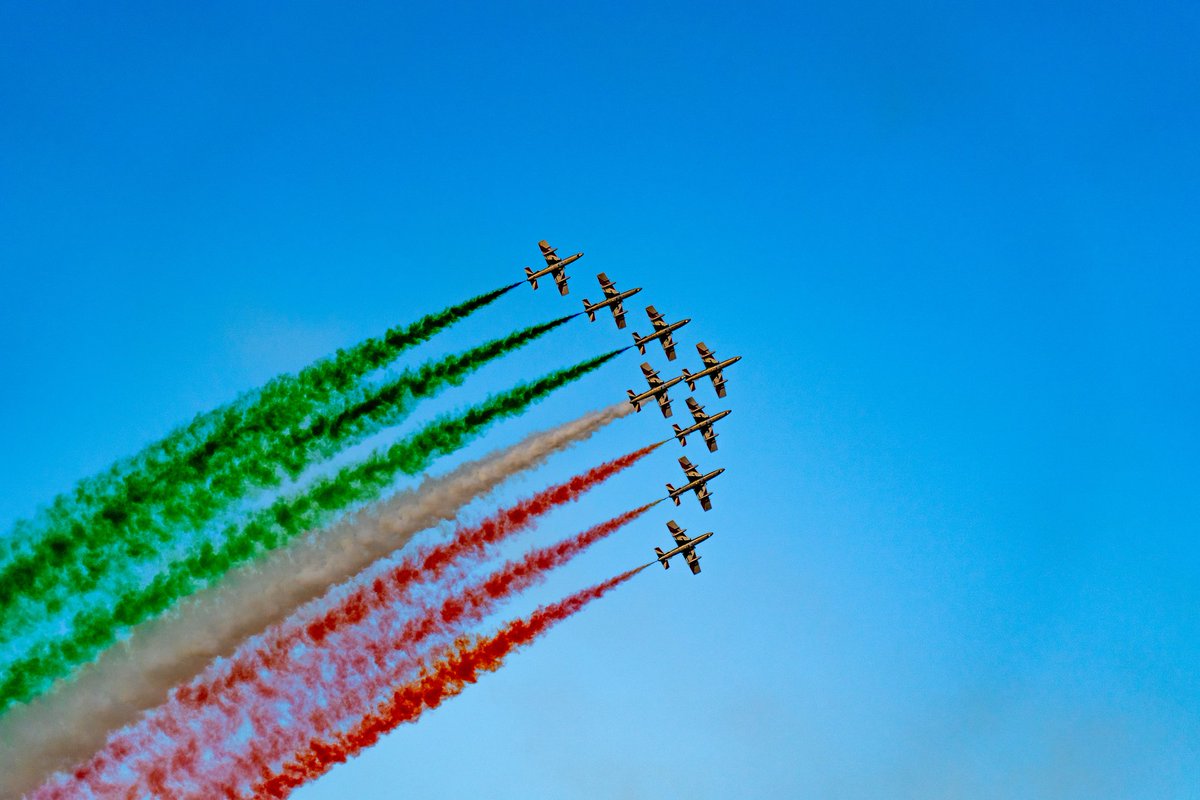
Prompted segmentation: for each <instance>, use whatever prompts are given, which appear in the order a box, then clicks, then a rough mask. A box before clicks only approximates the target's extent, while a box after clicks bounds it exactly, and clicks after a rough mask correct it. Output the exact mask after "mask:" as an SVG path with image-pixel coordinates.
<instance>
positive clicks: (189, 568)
mask: <svg viewBox="0 0 1200 800" xmlns="http://www.w3.org/2000/svg"><path fill="white" fill-rule="evenodd" d="M626 349H627V348H626ZM621 352H623V350H614V351H612V352H610V353H606V354H604V355H602V356H598V357H596V358H592V359H589V360H587V361H583V362H581V363H579V364H576V365H575V366H573V367H568V368H566V369H562V370H558V371H556V372H552V373H550V374H548V375H546V376H544V377H542V378H540V379H539V380H537V381H534V382H533V383H528V384H518V385H517V386H516V387H514V388H512V389H510V390H508V391H506V392H503V393H501V394H498V395H494V396H492V397H490V398H488V399H487V400H485V401H484V402H483V403H480V404H478V405H476V406H472V407H471V408H469V409H467V410H466V411H465V412H463V413H460V414H453V415H444V416H442V417H439V418H438V419H436V420H434V421H433V422H431V423H429V424H428V425H426V426H425V427H424V428H422V429H421V430H420V431H418V432H416V433H415V434H413V435H412V436H410V437H408V438H406V439H403V440H401V441H399V442H397V443H395V444H393V445H392V446H391V447H389V448H387V449H386V450H384V451H383V452H380V453H376V454H373V455H371V456H369V457H368V458H367V459H366V460H364V461H362V462H360V463H358V464H355V465H352V466H348V467H345V468H343V469H342V470H340V471H339V472H337V473H336V474H334V475H332V476H330V477H328V478H323V479H321V480H318V481H316V482H315V483H314V484H313V485H312V486H311V487H309V488H308V489H307V490H306V491H304V492H303V493H301V494H299V495H295V496H291V497H285V498H280V499H278V500H276V501H275V502H274V503H273V504H271V505H270V506H268V507H267V508H264V509H262V510H261V511H258V512H255V513H254V514H252V515H250V517H249V518H247V519H246V520H245V521H243V522H241V523H238V524H236V525H231V526H229V527H228V528H227V529H226V530H225V532H224V537H223V538H222V539H221V541H220V543H219V544H212V543H205V544H203V545H201V546H200V547H199V548H197V549H196V550H195V551H194V552H193V553H192V554H190V555H189V556H187V557H186V558H184V559H183V560H181V561H178V562H176V563H175V564H172V565H171V567H170V568H169V569H168V570H167V571H165V572H164V573H162V574H160V575H158V576H157V577H156V578H154V580H153V581H151V583H150V584H149V585H148V586H146V587H138V588H130V589H127V590H125V591H124V592H123V593H122V594H121V595H120V596H117V597H114V598H112V602H111V603H110V604H109V605H107V606H105V607H103V608H93V609H88V610H85V611H82V612H80V613H79V614H77V615H76V616H75V618H74V620H73V621H72V625H71V629H70V631H69V632H68V633H67V634H66V635H64V636H63V637H62V638H60V639H58V640H56V641H53V642H46V643H43V644H41V645H39V646H38V647H37V648H35V649H34V651H33V652H31V653H30V654H29V655H27V656H26V657H24V658H22V659H20V660H18V661H16V662H14V663H12V664H10V665H9V666H8V668H7V669H6V670H5V671H4V672H3V673H2V674H0V712H3V711H4V710H6V709H7V708H8V707H9V706H11V705H12V704H13V703H16V702H24V701H27V700H29V699H30V698H32V697H34V696H35V695H37V694H40V693H41V692H43V691H45V690H46V689H47V688H48V687H49V685H50V684H51V682H52V681H53V680H54V679H55V678H57V677H60V676H63V675H66V674H68V673H69V672H70V671H71V669H72V668H73V667H74V666H76V665H78V664H80V663H82V662H84V661H86V660H88V659H91V658H93V657H94V656H95V655H96V654H97V653H98V652H99V651H100V650H102V649H104V648H105V647H107V646H108V645H110V644H112V642H113V641H114V640H115V639H116V636H117V635H118V633H119V632H120V631H122V630H124V629H127V628H129V627H132V626H134V625H136V624H138V623H139V622H142V621H144V620H146V619H149V618H150V617H152V616H154V615H156V614H159V613H161V612H162V611H164V610H166V609H167V608H169V607H170V606H171V605H172V604H173V603H174V602H176V601H177V600H179V599H180V598H182V597H185V596H187V595H189V594H191V593H192V592H195V591H197V590H199V589H201V588H203V587H205V586H208V585H211V584H212V583H214V582H216V580H217V579H219V578H220V577H221V576H222V575H223V574H225V572H227V571H228V570H230V569H231V568H233V567H236V566H239V565H241V564H245V563H246V562H248V561H251V560H252V559H255V558H258V557H259V556H261V555H263V554H264V553H267V552H269V551H270V550H273V549H275V548H278V547H280V546H282V545H284V544H286V543H287V542H288V541H289V540H291V539H292V538H293V537H295V536H297V535H298V534H300V533H302V532H304V531H306V530H311V529H314V528H317V527H320V526H322V525H325V524H327V523H328V522H330V521H331V520H332V518H333V517H334V516H335V515H336V514H337V513H339V512H341V511H344V510H345V509H347V508H348V507H350V506H352V505H354V504H357V503H362V502H367V501H370V500H373V499H374V498H376V497H377V496H378V495H379V494H380V493H381V492H382V491H383V490H384V489H385V488H387V486H388V485H389V484H390V483H391V482H392V481H393V480H394V479H395V478H396V476H398V475H402V474H403V475H415V474H418V473H420V472H421V471H422V470H424V469H425V468H426V467H427V466H428V465H429V464H430V463H431V462H432V461H433V460H434V459H435V458H437V457H438V456H440V455H444V454H446V453H451V452H453V451H455V450H457V449H458V448H459V447H462V446H463V445H465V444H466V443H468V442H469V441H471V440H472V439H473V438H475V437H476V436H478V435H480V434H481V433H483V432H484V431H485V430H486V429H487V428H488V427H489V426H490V425H491V424H492V423H494V422H496V421H498V420H501V419H504V418H507V417H512V416H514V415H517V414H519V413H521V412H522V411H524V410H525V409H527V408H529V406H531V405H532V404H534V403H536V402H537V401H539V400H541V399H543V398H544V397H546V396H547V395H549V394H550V393H551V392H553V391H554V390H556V389H558V388H560V387H562V386H565V385H566V384H568V383H570V382H572V381H574V380H577V379H579V378H581V377H583V376H584V375H587V374H588V373H590V372H593V371H595V370H596V369H599V368H600V367H601V366H602V365H604V364H606V363H607V362H609V361H611V360H612V359H613V358H615V357H616V356H617V355H618V354H620V353H621Z"/></svg>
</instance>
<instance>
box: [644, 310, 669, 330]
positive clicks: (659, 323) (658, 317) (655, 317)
mask: <svg viewBox="0 0 1200 800" xmlns="http://www.w3.org/2000/svg"><path fill="white" fill-rule="evenodd" d="M646 316H648V317H650V322H651V323H653V325H654V330H656V331H661V330H662V329H663V328H665V327H667V323H666V322H664V321H663V315H662V314H660V313H658V311H656V310H655V309H654V306H646Z"/></svg>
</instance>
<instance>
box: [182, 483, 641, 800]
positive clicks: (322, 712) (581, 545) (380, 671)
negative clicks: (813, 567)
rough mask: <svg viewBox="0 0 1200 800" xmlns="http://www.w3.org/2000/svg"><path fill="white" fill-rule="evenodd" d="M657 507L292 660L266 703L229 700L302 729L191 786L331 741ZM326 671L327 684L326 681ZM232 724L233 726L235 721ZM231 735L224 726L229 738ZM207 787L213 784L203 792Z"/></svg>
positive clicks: (248, 778) (252, 746)
mask: <svg viewBox="0 0 1200 800" xmlns="http://www.w3.org/2000/svg"><path fill="white" fill-rule="evenodd" d="M658 502H661V501H655V502H654V503H649V504H647V505H644V506H642V507H640V508H635V509H633V510H631V511H627V512H625V513H624V514H620V515H619V516H616V517H613V518H612V519H610V520H607V521H605V522H602V523H600V524H598V525H594V526H592V527H591V528H589V529H587V530H586V531H584V532H582V533H580V534H578V535H576V536H573V537H571V538H570V539H567V540H565V541H563V542H560V543H558V544H555V545H551V546H549V547H542V548H538V549H536V550H533V551H531V552H530V553H528V554H527V555H526V556H525V557H524V558H522V559H520V560H518V561H512V562H509V563H507V564H505V565H504V566H503V567H501V568H500V569H499V570H497V571H496V572H495V573H493V574H492V575H490V576H488V577H487V578H485V579H484V580H482V581H480V582H478V583H475V584H473V585H471V586H469V587H467V588H465V589H463V590H462V591H459V592H455V591H453V590H452V589H450V588H446V589H445V590H444V591H443V592H442V593H441V597H440V599H439V602H435V603H431V604H429V605H428V606H427V607H426V608H425V609H424V610H423V612H422V613H420V614H419V615H417V616H416V617H414V618H413V619H410V620H409V621H408V622H407V623H406V624H401V623H400V620H399V619H398V616H399V615H398V614H396V613H394V610H393V609H392V607H391V606H389V605H386V604H384V605H381V606H380V607H379V608H378V609H377V610H376V612H377V613H372V614H370V615H369V616H368V617H367V619H366V621H365V622H364V623H363V624H361V625H359V626H356V627H355V628H354V629H352V630H350V631H346V632H343V633H342V634H341V635H340V636H338V637H337V638H336V639H331V640H330V641H329V642H328V643H327V645H326V646H325V647H324V648H322V650H321V651H320V652H316V653H313V654H311V657H309V658H301V659H298V660H297V661H295V662H293V663H292V664H291V665H289V668H288V669H286V670H281V671H280V672H281V673H282V674H278V675H276V676H274V677H273V678H267V679H266V681H265V683H266V684H267V685H266V686H264V687H262V688H263V689H265V690H268V691H269V692H270V693H271V698H272V699H271V700H269V701H266V702H264V693H256V694H258V696H257V697H255V696H247V695H245V694H243V695H240V696H239V697H238V698H237V699H236V703H237V707H238V708H239V709H241V712H242V713H245V714H248V715H249V716H251V718H258V717H262V718H264V719H271V718H272V715H274V717H277V716H278V711H277V706H275V705H273V702H274V699H277V698H279V697H285V698H288V699H289V701H291V705H290V709H291V712H292V714H293V715H295V716H303V717H304V718H305V719H307V724H306V725H303V726H301V725H297V726H294V727H293V729H292V730H289V731H286V732H284V733H285V734H288V735H285V736H283V737H258V736H255V737H251V740H250V741H248V742H246V743H245V745H244V746H242V747H240V748H239V749H238V753H237V756H238V757H237V763H236V764H231V765H228V766H225V767H223V768H222V767H218V768H214V767H213V765H211V764H209V765H208V767H207V769H206V770H204V773H205V774H204V775H203V777H198V778H197V780H199V781H200V782H201V785H202V786H203V787H204V788H205V789H206V793H209V794H212V793H219V792H237V791H239V790H240V789H242V787H247V786H250V785H251V784H253V783H254V781H256V780H258V779H260V777H261V776H262V775H264V774H270V772H271V770H272V769H274V768H276V765H278V764H279V763H281V762H282V760H284V759H287V758H288V757H289V756H290V755H291V754H293V753H295V752H296V751H297V750H298V749H302V748H304V747H305V746H306V745H305V742H306V741H307V740H309V739H315V738H319V737H321V736H324V735H334V731H336V730H337V729H338V728H340V727H342V725H341V724H339V723H342V722H343V721H352V720H357V719H361V718H362V717H363V715H364V714H366V713H368V710H369V709H370V708H371V707H372V705H373V704H374V703H375V702H376V701H377V698H378V697H380V696H382V695H385V694H387V691H388V687H390V686H394V685H395V684H396V683H398V682H402V681H404V680H407V679H408V676H410V675H412V674H414V673H417V672H418V671H419V670H420V668H421V665H422V663H423V661H424V660H425V659H424V658H423V653H427V652H428V651H429V650H430V649H431V648H437V647H444V646H446V645H447V644H448V643H449V642H450V641H452V640H453V638H454V637H455V636H460V635H461V634H462V633H463V631H464V630H465V629H466V627H467V626H468V625H470V624H472V623H475V622H479V621H480V620H482V619H483V618H484V617H485V616H486V615H487V614H489V613H491V612H492V611H493V610H495V608H496V607H497V606H498V605H499V604H500V603H501V602H503V601H504V600H506V599H508V598H510V597H512V596H514V595H515V594H517V593H518V592H520V591H521V590H523V589H525V588H527V587H529V586H530V585H532V584H534V583H536V582H538V581H539V580H540V579H541V578H542V577H544V575H545V574H546V572H547V571H548V570H550V569H553V568H554V567H557V566H560V565H562V564H565V563H566V562H567V561H569V560H570V559H571V558H573V557H574V556H576V555H578V554H579V553H581V552H583V551H584V550H585V549H587V548H588V547H589V546H590V545H592V544H594V543H596V542H598V541H599V540H601V539H603V538H604V537H606V536H609V535H611V534H613V533H615V532H616V531H617V530H619V529H621V528H622V527H623V526H625V525H627V524H628V523H629V522H632V521H633V520H634V519H636V518H638V517H639V516H641V515H642V514H644V513H646V511H648V510H649V509H650V508H652V507H653V506H654V505H656V504H657V503H658ZM372 666H374V667H375V668H374V669H372ZM331 668H332V670H331ZM330 671H332V672H333V677H329V673H330ZM317 684H321V685H322V688H323V694H324V703H323V704H321V705H320V706H318V705H317V704H316V703H315V702H314V699H313V696H312V695H313V692H312V687H313V686H314V685H317ZM314 712H315V713H314ZM231 722H233V723H235V724H236V723H237V722H238V720H237V719H236V718H235V719H233V720H231ZM193 727H195V726H193ZM205 728H206V729H207V728H208V726H205ZM233 730H234V728H232V727H231V728H230V729H229V732H228V733H232V731H233ZM228 733H227V734H226V735H228ZM285 739H286V740H287V741H285ZM221 746H222V745H221V742H220V741H213V740H210V739H206V740H205V742H204V743H203V744H202V748H201V749H207V748H210V747H211V748H213V749H214V750H216V749H217V748H220V747H221ZM206 781H211V782H212V783H209V784H208V785H204V782H206Z"/></svg>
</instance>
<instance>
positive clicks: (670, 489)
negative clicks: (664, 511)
mask: <svg viewBox="0 0 1200 800" xmlns="http://www.w3.org/2000/svg"><path fill="white" fill-rule="evenodd" d="M674 492H675V487H674V486H672V485H671V484H669V483H668V484H667V494H668V495H672V497H671V499H672V500H674V501H675V505H679V495H677V494H674Z"/></svg>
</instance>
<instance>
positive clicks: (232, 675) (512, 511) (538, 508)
mask: <svg viewBox="0 0 1200 800" xmlns="http://www.w3.org/2000/svg"><path fill="white" fill-rule="evenodd" d="M662 444H663V443H662V442H656V443H655V444H651V445H647V446H646V447H643V448H641V449H640V450H635V451H634V452H632V453H629V454H627V455H624V456H621V457H620V458H615V459H613V460H612V461H607V462H605V463H603V464H600V465H599V466H596V467H593V468H592V469H590V470H588V471H587V472H585V473H582V474H580V475H576V476H575V477H573V478H571V479H570V480H569V481H566V482H565V483H560V484H558V485H556V486H551V487H550V488H548V489H544V490H543V491H541V492H539V493H537V494H535V495H534V496H532V497H530V498H528V499H526V500H522V501H520V502H518V503H517V504H516V505H514V506H511V507H509V508H507V509H503V510H501V511H499V512H497V513H496V514H494V515H492V516H491V517H488V518H487V519H485V520H484V521H483V522H481V523H479V524H477V525H474V526H472V527H468V528H459V530H458V531H457V532H456V534H455V535H454V538H453V539H451V540H450V541H448V542H444V543H441V544H436V545H427V546H425V547H422V548H421V549H419V550H417V551H416V552H415V553H413V554H412V555H410V556H408V557H406V558H405V559H404V560H403V561H401V562H400V564H398V565H396V566H395V567H393V568H392V569H390V570H388V571H387V573H385V574H384V575H380V576H378V577H376V578H375V579H374V580H373V581H371V582H370V583H369V584H366V585H361V586H358V587H356V588H355V589H354V590H353V591H352V592H351V593H350V594H348V595H347V596H346V597H344V598H342V599H341V600H338V601H336V602H335V603H332V604H328V605H327V607H326V608H325V609H324V610H323V611H321V612H319V613H318V614H317V615H316V616H315V617H314V618H313V619H311V620H310V621H309V622H308V623H307V624H306V625H305V627H304V631H303V633H298V632H297V631H295V630H290V629H289V628H290V627H291V626H287V627H285V626H280V628H279V629H277V634H276V635H275V636H271V637H270V640H269V641H268V643H266V646H260V647H259V648H257V650H256V653H255V655H256V656H259V658H257V659H256V660H255V662H247V661H237V660H234V659H231V662H230V664H229V667H228V669H227V671H226V673H225V676H224V679H223V680H221V681H216V682H211V683H198V682H196V681H193V682H192V683H191V684H189V685H187V686H184V687H181V688H180V689H179V690H178V691H177V692H176V697H177V698H178V699H179V701H180V702H182V703H185V704H191V705H193V706H199V705H202V704H203V703H204V702H205V700H206V699H207V698H208V697H209V696H210V695H212V694H214V693H220V692H224V691H228V690H229V689H230V688H231V687H232V686H234V685H236V684H237V683H239V682H241V681H243V680H247V679H248V678H249V677H251V676H252V675H253V674H254V673H255V672H256V671H257V670H259V669H262V668H267V669H271V668H274V667H277V666H278V665H279V663H280V661H281V659H282V660H286V659H287V657H288V656H287V651H288V650H289V649H290V648H292V647H294V646H295V645H296V644H297V643H298V639H300V638H301V637H303V638H304V639H306V640H307V641H304V642H303V643H304V644H307V645H313V646H315V645H319V644H321V643H322V642H323V641H324V639H325V638H326V637H327V636H328V635H329V633H330V632H331V631H333V630H336V629H339V628H344V627H346V626H348V625H354V624H357V623H358V622H360V621H362V619H363V618H364V617H365V616H366V615H367V613H368V611H369V610H370V609H372V608H378V607H379V606H380V605H381V604H389V603H390V604H399V603H402V602H404V600H405V599H406V598H407V595H408V592H409V590H410V589H411V588H412V587H413V586H415V585H417V584H424V583H433V582H434V581H437V580H439V579H440V578H441V577H442V575H443V573H444V572H445V570H446V569H447V568H448V567H449V566H450V565H451V564H456V565H457V566H459V567H464V566H466V565H467V561H466V560H467V559H471V560H478V559H480V558H482V557H483V556H484V555H485V554H486V553H487V551H488V549H489V548H491V547H493V546H495V545H496V544H498V543H499V542H501V541H503V540H504V539H506V538H508V537H510V536H514V535H516V534H517V533H520V532H521V531H524V530H526V529H528V528H529V527H530V526H531V525H533V523H534V522H535V521H536V520H537V518H538V517H541V516H542V515H544V514H546V513H547V512H549V511H551V510H553V509H554V508H557V507H558V506H561V505H564V504H566V503H569V502H573V501H575V500H578V499H579V498H580V497H581V496H582V495H583V494H584V493H585V492H587V491H588V490H589V489H591V488H592V487H594V486H596V485H598V484H600V483H603V482H604V481H606V480H608V479H609V478H611V477H612V476H613V475H615V474H617V473H618V472H621V471H622V470H625V469H627V468H629V467H631V466H633V465H634V464H635V463H637V462H638V461H640V460H641V459H642V458H644V457H646V456H647V455H649V454H650V453H651V452H653V451H654V450H655V449H657V448H658V447H661V446H662ZM289 622H290V621H289Z"/></svg>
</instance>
